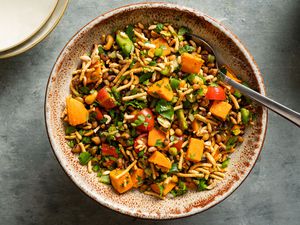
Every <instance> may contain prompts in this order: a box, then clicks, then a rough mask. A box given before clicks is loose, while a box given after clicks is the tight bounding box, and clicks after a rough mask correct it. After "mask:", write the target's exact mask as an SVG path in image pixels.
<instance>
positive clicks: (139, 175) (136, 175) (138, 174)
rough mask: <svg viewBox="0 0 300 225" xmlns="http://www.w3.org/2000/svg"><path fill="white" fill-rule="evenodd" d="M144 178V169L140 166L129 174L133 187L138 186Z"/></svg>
mask: <svg viewBox="0 0 300 225" xmlns="http://www.w3.org/2000/svg"><path fill="white" fill-rule="evenodd" d="M144 178H145V174H144V170H142V169H140V168H137V169H136V170H134V171H133V173H132V174H131V180H132V183H133V187H135V188H138V187H139V186H141V185H142V183H143V180H144Z"/></svg>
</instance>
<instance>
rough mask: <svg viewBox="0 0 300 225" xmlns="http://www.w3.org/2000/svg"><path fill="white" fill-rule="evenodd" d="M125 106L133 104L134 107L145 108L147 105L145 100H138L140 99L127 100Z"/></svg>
mask: <svg viewBox="0 0 300 225" xmlns="http://www.w3.org/2000/svg"><path fill="white" fill-rule="evenodd" d="M125 106H126V107H127V106H132V107H133V108H136V109H144V108H146V107H147V105H146V103H145V102H142V101H138V100H133V101H128V102H125Z"/></svg>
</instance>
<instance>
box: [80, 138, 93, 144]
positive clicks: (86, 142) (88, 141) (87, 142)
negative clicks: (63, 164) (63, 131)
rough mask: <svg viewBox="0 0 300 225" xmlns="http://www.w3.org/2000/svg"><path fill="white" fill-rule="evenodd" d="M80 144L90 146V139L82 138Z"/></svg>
mask: <svg viewBox="0 0 300 225" xmlns="http://www.w3.org/2000/svg"><path fill="white" fill-rule="evenodd" d="M81 141H82V143H83V144H90V143H91V138H90V137H82V140H81Z"/></svg>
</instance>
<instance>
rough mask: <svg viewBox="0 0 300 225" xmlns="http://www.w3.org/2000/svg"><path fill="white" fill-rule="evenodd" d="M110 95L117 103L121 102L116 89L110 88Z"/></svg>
mask: <svg viewBox="0 0 300 225" xmlns="http://www.w3.org/2000/svg"><path fill="white" fill-rule="evenodd" d="M111 93H112V95H113V96H114V98H115V99H116V100H117V101H118V102H119V101H121V94H120V92H118V91H117V88H116V87H112V88H111Z"/></svg>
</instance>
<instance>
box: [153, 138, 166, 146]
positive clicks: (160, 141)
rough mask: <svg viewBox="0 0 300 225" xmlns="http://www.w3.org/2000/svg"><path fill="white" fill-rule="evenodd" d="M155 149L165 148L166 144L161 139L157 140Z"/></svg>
mask: <svg viewBox="0 0 300 225" xmlns="http://www.w3.org/2000/svg"><path fill="white" fill-rule="evenodd" d="M154 146H155V147H159V148H163V147H164V143H163V142H162V140H161V139H158V140H156V142H155V145H154Z"/></svg>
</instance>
